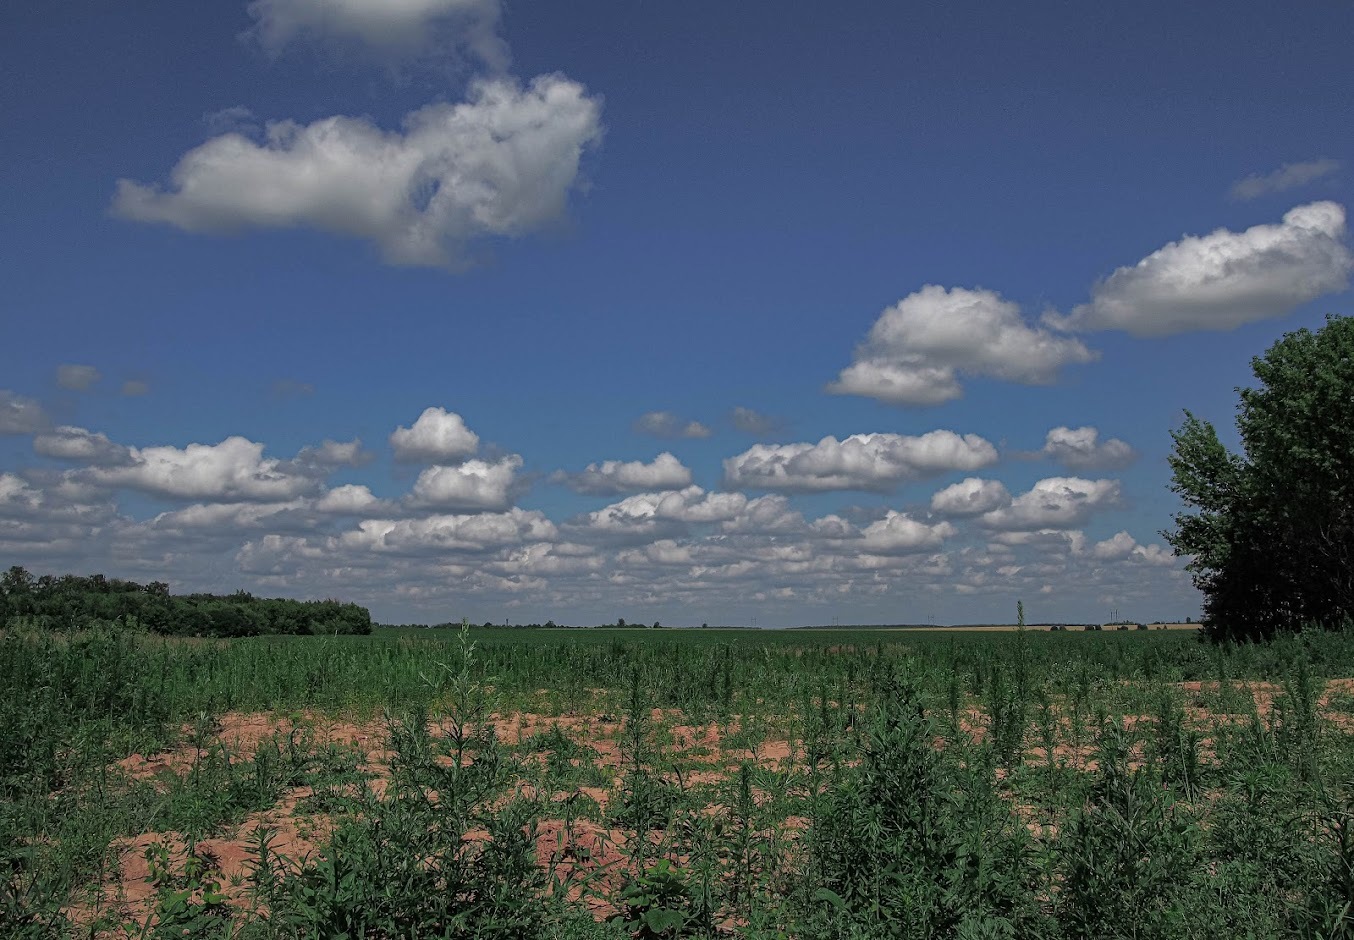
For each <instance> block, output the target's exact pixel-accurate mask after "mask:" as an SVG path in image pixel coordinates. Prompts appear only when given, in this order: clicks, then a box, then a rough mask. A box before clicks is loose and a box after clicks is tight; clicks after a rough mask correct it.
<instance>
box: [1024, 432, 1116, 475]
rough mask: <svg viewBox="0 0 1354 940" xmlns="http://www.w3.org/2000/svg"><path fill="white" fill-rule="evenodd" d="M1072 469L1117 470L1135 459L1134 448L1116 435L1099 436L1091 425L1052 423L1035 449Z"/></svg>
mask: <svg viewBox="0 0 1354 940" xmlns="http://www.w3.org/2000/svg"><path fill="white" fill-rule="evenodd" d="M1039 453H1040V454H1041V455H1042V456H1044V457H1047V458H1048V459H1049V460H1056V461H1058V462H1059V463H1061V464H1065V465H1066V466H1068V467H1071V468H1072V469H1073V470H1118V469H1120V468H1122V467H1127V466H1128V465H1129V464H1131V463H1132V462H1133V461H1134V460H1136V459H1137V457H1138V454H1137V452H1136V451H1135V450H1134V449H1133V448H1132V447H1130V446H1128V444H1126V443H1125V442H1123V441H1121V440H1119V439H1118V438H1117V437H1111V438H1110V439H1109V440H1106V441H1102V440H1100V432H1099V431H1098V430H1096V429H1095V428H1093V427H1081V428H1068V427H1061V426H1060V427H1056V428H1053V429H1052V430H1051V431H1049V432H1048V434H1047V435H1046V436H1045V438H1044V449H1043V450H1041V451H1040V452H1039Z"/></svg>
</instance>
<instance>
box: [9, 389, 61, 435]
mask: <svg viewBox="0 0 1354 940" xmlns="http://www.w3.org/2000/svg"><path fill="white" fill-rule="evenodd" d="M50 423H51V421H50V419H49V418H48V417H47V412H45V411H44V410H43V409H42V405H40V404H38V403H37V402H36V401H35V400H34V399H32V398H25V397H24V396H22V395H16V394H14V393H13V392H11V391H9V390H8V389H0V434H32V433H34V432H35V431H41V430H42V429H43V428H45V427H47V426H48V424H50Z"/></svg>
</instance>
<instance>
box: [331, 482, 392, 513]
mask: <svg viewBox="0 0 1354 940" xmlns="http://www.w3.org/2000/svg"><path fill="white" fill-rule="evenodd" d="M384 506H385V503H384V501H383V500H379V499H377V498H376V497H375V496H373V495H372V492H371V490H370V489H369V488H367V487H365V486H362V485H361V484H357V483H348V484H346V485H344V486H336V487H334V488H333V489H331V490H327V491H326V492H325V494H324V495H323V496H321V497H320V498H319V500H318V501H317V502H316V503H315V508H316V509H317V510H319V511H320V512H326V513H333V514H334V515H343V516H361V515H369V514H371V513H373V512H378V511H380V510H381V509H382V508H384Z"/></svg>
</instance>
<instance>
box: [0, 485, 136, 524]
mask: <svg viewBox="0 0 1354 940" xmlns="http://www.w3.org/2000/svg"><path fill="white" fill-rule="evenodd" d="M114 514H115V508H114V506H113V504H112V503H111V502H110V501H108V500H106V499H103V498H102V494H99V493H96V492H95V491H93V490H90V489H89V488H88V487H84V486H80V485H79V484H76V483H73V482H70V481H65V480H58V481H57V483H56V484H55V485H53V486H35V485H33V484H32V483H30V482H28V481H27V480H25V479H23V478H22V477H20V476H18V475H16V474H13V473H0V518H6V519H23V520H34V521H36V522H39V523H48V522H62V523H75V522H84V523H88V524H92V525H93V524H100V523H103V522H106V521H108V520H109V519H111V518H112V517H113V516H114Z"/></svg>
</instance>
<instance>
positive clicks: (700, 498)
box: [582, 486, 748, 535]
mask: <svg viewBox="0 0 1354 940" xmlns="http://www.w3.org/2000/svg"><path fill="white" fill-rule="evenodd" d="M747 505H748V499H747V497H746V496H744V495H743V494H742V493H709V492H706V491H705V490H703V489H701V488H700V487H699V486H688V487H686V488H685V489H682V490H677V491H673V492H666V493H636V494H635V495H634V496H627V497H626V498H625V499H623V500H620V501H619V502H615V503H612V504H611V505H610V506H604V507H603V508H601V509H598V510H596V511H595V512H590V513H588V514H587V515H586V516H584V518H583V520H582V523H583V528H584V529H585V530H587V531H590V532H594V533H599V534H621V535H636V534H642V533H653V532H655V531H658V530H661V529H672V528H673V527H674V526H680V525H682V524H699V523H709V522H725V521H729V520H732V519H735V518H737V516H738V515H739V514H740V513H741V512H742V511H743V510H744V508H745V507H746V506H747Z"/></svg>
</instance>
